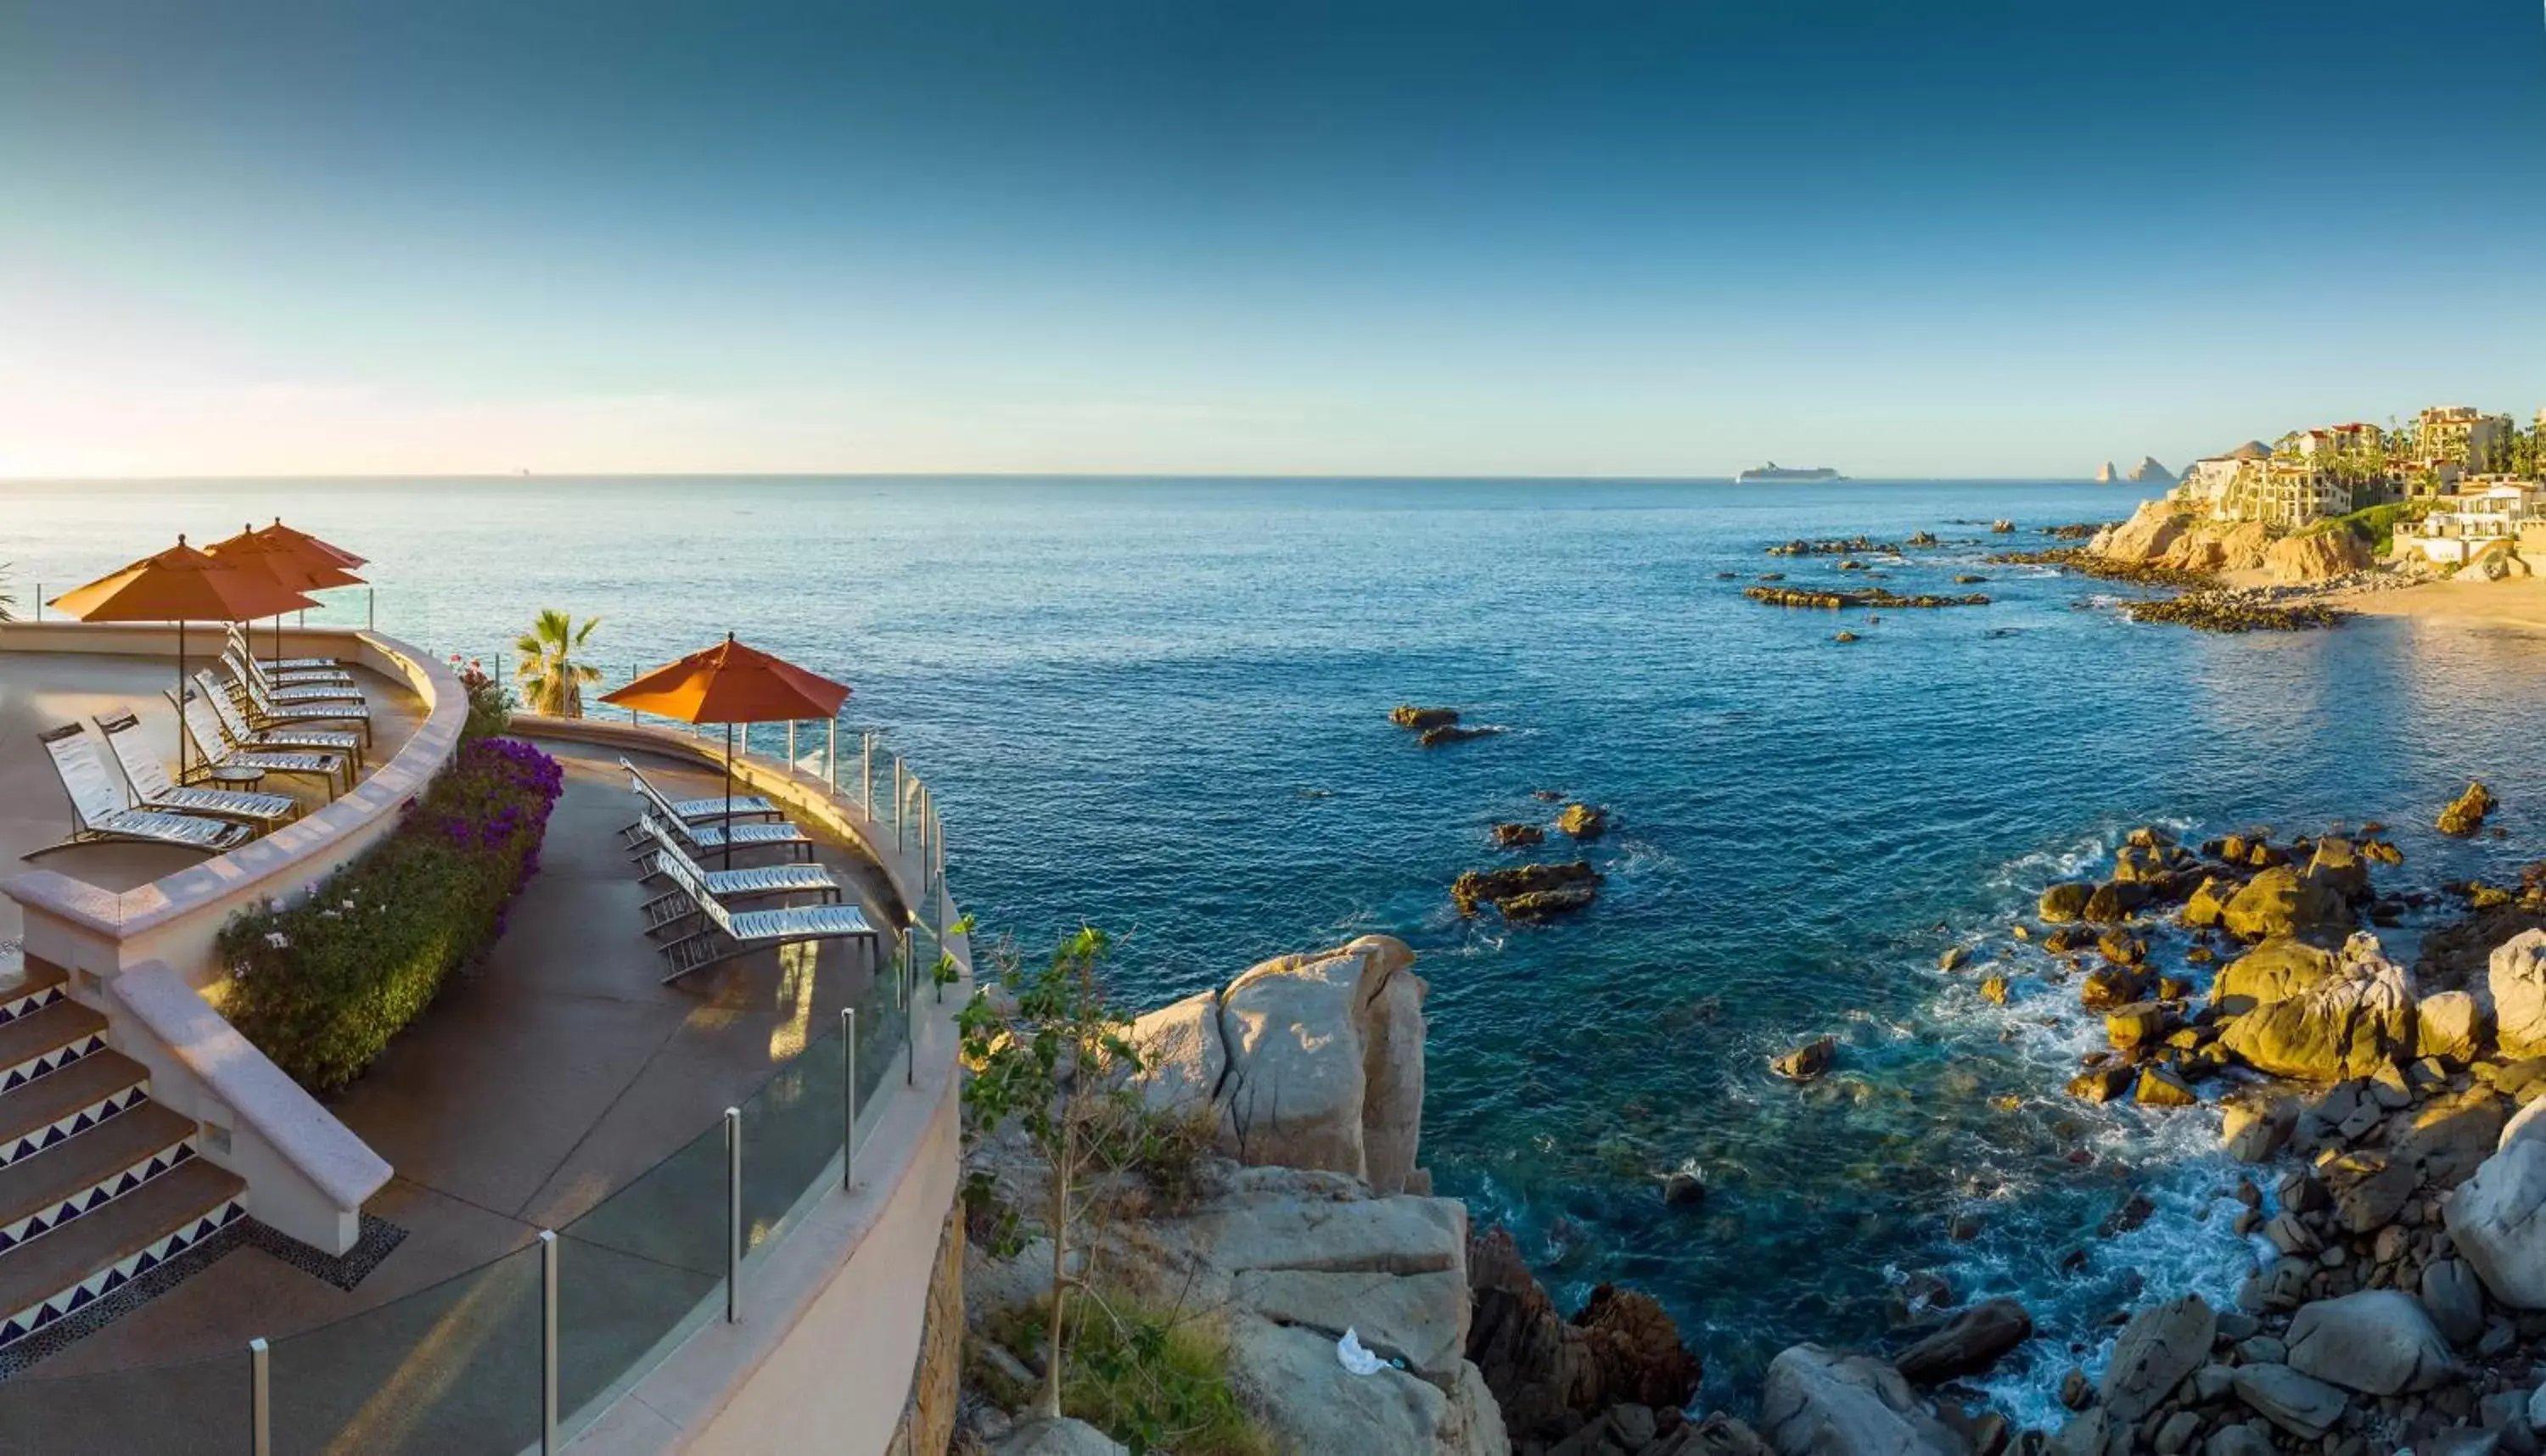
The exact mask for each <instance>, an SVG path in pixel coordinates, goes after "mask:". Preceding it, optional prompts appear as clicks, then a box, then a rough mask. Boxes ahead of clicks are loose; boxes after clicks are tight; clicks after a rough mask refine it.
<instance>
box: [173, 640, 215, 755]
mask: <svg viewBox="0 0 2546 1456" xmlns="http://www.w3.org/2000/svg"><path fill="white" fill-rule="evenodd" d="M206 706H207V707H209V706H211V705H209V704H207V705H206ZM177 782H178V783H181V784H182V783H184V782H186V619H185V618H183V617H180V618H178V619H177Z"/></svg>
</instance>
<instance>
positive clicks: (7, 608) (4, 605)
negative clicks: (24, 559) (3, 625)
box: [0, 561, 18, 622]
mask: <svg viewBox="0 0 2546 1456" xmlns="http://www.w3.org/2000/svg"><path fill="white" fill-rule="evenodd" d="M10 565H11V563H10V562H8V561H0V622H15V621H17V620H18V598H17V597H16V596H14V595H12V594H11V592H10V590H9V568H10Z"/></svg>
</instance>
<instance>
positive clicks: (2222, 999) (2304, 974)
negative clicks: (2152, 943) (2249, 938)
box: [2210, 935, 2340, 1015]
mask: <svg viewBox="0 0 2546 1456" xmlns="http://www.w3.org/2000/svg"><path fill="white" fill-rule="evenodd" d="M2339 964H2340V961H2339V958H2337V957H2336V956H2335V955H2334V952H2332V951H2330V950H2326V949H2324V948H2323V947H2321V946H2313V945H2310V944H2308V943H2307V942H2306V941H2304V940H2297V939H2293V938H2292V937H2290V936H2287V935H2276V936H2273V937H2271V938H2270V939H2268V940H2265V941H2263V942H2262V943H2261V944H2259V945H2256V946H2255V947H2254V948H2253V949H2252V950H2249V951H2248V952H2247V953H2246V954H2244V955H2242V956H2239V957H2238V958H2237V959H2235V960H2233V961H2230V962H2229V963H2228V964H2227V965H2225V966H2222V967H2220V968H2219V975H2218V976H2217V977H2216V978H2215V979H2213V980H2212V981H2211V983H2210V1001H2211V1004H2212V1005H2215V1006H2217V1007H2218V1008H2219V1009H2220V1011H2221V1012H2222V1013H2224V1014H2229V1015H2242V1014H2244V1013H2245V1012H2248V1011H2250V1010H2252V1009H2253V1008H2254V1007H2256V1006H2259V1005H2264V1004H2266V1003H2268V1002H2272V1001H2286V1000H2288V999H2289V998H2290V997H2292V996H2294V995H2297V994H2298V993H2300V992H2301V991H2307V990H2313V989H2315V988H2316V987H2317V986H2319V985H2324V984H2325V983H2326V982H2328V981H2330V980H2332V979H2334V969H2335V967H2336V966H2338V965H2339Z"/></svg>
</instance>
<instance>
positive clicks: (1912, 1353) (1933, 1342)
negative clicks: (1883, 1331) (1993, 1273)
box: [1892, 1299, 2033, 1385]
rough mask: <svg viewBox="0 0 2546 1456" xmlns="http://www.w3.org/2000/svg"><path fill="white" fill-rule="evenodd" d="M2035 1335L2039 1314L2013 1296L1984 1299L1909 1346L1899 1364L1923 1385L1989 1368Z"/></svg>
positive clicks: (1896, 1361) (1895, 1364)
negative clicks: (2027, 1309)
mask: <svg viewBox="0 0 2546 1456" xmlns="http://www.w3.org/2000/svg"><path fill="white" fill-rule="evenodd" d="M2032 1337H2033V1317H2032V1316H2031V1315H2030V1314H2028V1313H2026V1312H2025V1308H2024V1306H2022V1305H2020V1304H2017V1303H2016V1302H2015V1301H2014V1300H2011V1299H1991V1300H1983V1301H1982V1302H1981V1303H1979V1304H1976V1305H1974V1306H1972V1307H1971V1308H1970V1309H1968V1310H1964V1311H1962V1312H1961V1313H1960V1314H1957V1315H1955V1316H1954V1317H1953V1318H1952V1319H1950V1320H1948V1321H1946V1322H1945V1326H1944V1328H1941V1329H1938V1330H1937V1331H1936V1332H1935V1333H1933V1334H1930V1335H1928V1336H1927V1337H1926V1338H1924V1339H1922V1340H1919V1341H1918V1342H1917V1343H1916V1344H1913V1345H1911V1346H1910V1348H1908V1349H1906V1350H1903V1351H1902V1352H1901V1354H1900V1355H1899V1357H1898V1358H1896V1359H1894V1360H1893V1362H1892V1364H1893V1368H1895V1369H1897V1370H1899V1371H1900V1372H1901V1374H1902V1375H1903V1377H1904V1378H1906V1379H1908V1380H1910V1382H1911V1383H1913V1384H1917V1385H1934V1384H1937V1383H1938V1382H1940V1381H1947V1380H1956V1379H1960V1378H1962V1377H1965V1376H1971V1375H1980V1374H1984V1373H1986V1372H1987V1371H1988V1370H1989V1368H1990V1367H1991V1366H1993V1365H1995V1364H1996V1363H1997V1362H1998V1359H1999V1357H2001V1356H2003V1355H2004V1354H2005V1353H2006V1352H2007V1351H2009V1350H2011V1349H2014V1348H2015V1347H2016V1346H2017V1345H2020V1344H2022V1343H2024V1342H2025V1341H2026V1340H2028V1339H2030V1338H2032Z"/></svg>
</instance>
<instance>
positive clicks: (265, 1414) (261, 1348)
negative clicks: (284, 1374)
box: [247, 1335, 274, 1456]
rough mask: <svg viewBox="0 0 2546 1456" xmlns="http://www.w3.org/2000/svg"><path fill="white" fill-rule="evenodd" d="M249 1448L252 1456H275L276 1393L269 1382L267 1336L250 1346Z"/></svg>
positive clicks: (248, 1393)
mask: <svg viewBox="0 0 2546 1456" xmlns="http://www.w3.org/2000/svg"><path fill="white" fill-rule="evenodd" d="M247 1448H248V1451H249V1452H250V1453H251V1456H274V1393H273V1388H272V1387H271V1386H270V1385H268V1384H267V1382H266V1347H265V1337H264V1336H263V1335H259V1336H257V1337H256V1338H254V1339H251V1340H249V1341H248V1342H247Z"/></svg>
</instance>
